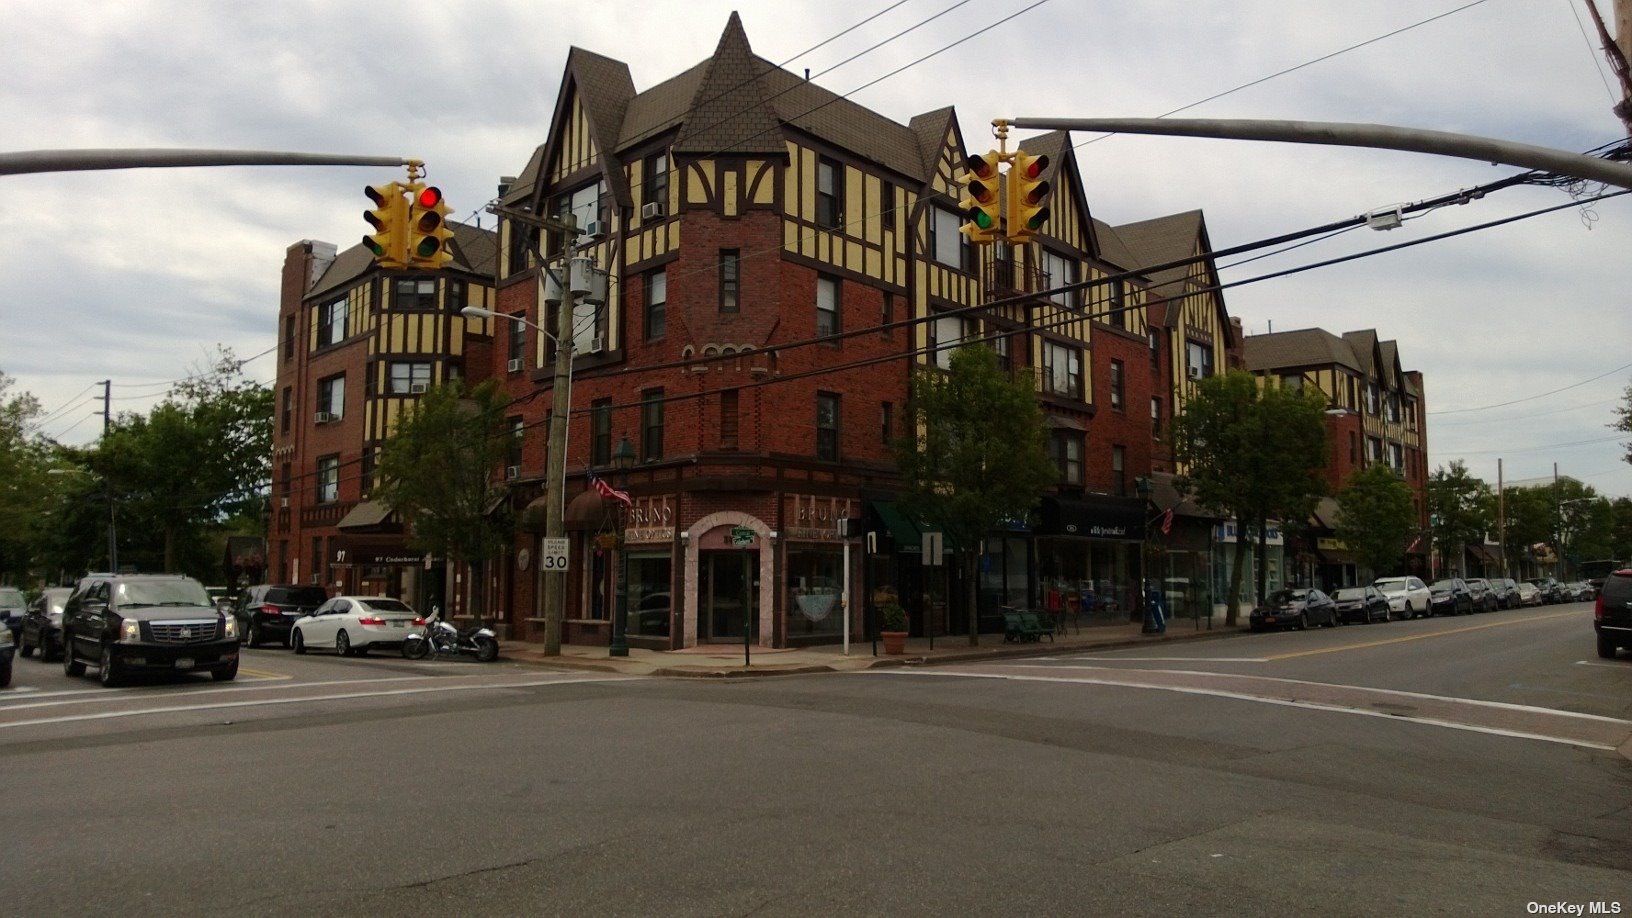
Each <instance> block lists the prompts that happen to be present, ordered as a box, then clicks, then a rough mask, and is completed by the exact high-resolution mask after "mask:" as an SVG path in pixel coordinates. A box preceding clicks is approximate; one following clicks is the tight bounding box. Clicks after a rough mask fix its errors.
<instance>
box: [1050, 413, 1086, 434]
mask: <svg viewBox="0 0 1632 918" xmlns="http://www.w3.org/2000/svg"><path fill="white" fill-rule="evenodd" d="M1046 422H1047V424H1048V426H1050V427H1056V428H1059V429H1061V430H1078V431H1085V430H1087V429H1088V425H1086V424H1084V423H1082V422H1081V421H1079V420H1077V419H1076V418H1068V417H1066V416H1065V415H1063V414H1051V415H1048V416H1047V418H1046Z"/></svg>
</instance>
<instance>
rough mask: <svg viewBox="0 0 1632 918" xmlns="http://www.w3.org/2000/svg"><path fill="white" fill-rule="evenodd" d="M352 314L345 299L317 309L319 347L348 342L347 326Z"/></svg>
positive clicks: (330, 302) (325, 304)
mask: <svg viewBox="0 0 1632 918" xmlns="http://www.w3.org/2000/svg"><path fill="white" fill-rule="evenodd" d="M350 312H351V310H350V308H349V307H348V305H347V303H346V298H345V297H341V298H339V299H337V300H330V301H329V302H327V303H324V304H323V305H321V306H319V307H317V346H318V347H323V346H325V345H329V344H336V343H338V342H341V341H344V340H346V331H347V329H346V325H347V321H348V318H349V316H350Z"/></svg>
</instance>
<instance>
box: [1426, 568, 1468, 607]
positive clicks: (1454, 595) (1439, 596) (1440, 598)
mask: <svg viewBox="0 0 1632 918" xmlns="http://www.w3.org/2000/svg"><path fill="white" fill-rule="evenodd" d="M1428 595H1429V603H1430V605H1431V606H1432V608H1433V613H1434V614H1435V615H1471V614H1472V613H1473V593H1472V592H1470V591H1469V590H1468V584H1467V583H1466V582H1465V581H1464V580H1462V578H1460V577H1447V578H1446V579H1444V580H1435V581H1434V582H1433V584H1432V585H1431V586H1429V587H1428Z"/></svg>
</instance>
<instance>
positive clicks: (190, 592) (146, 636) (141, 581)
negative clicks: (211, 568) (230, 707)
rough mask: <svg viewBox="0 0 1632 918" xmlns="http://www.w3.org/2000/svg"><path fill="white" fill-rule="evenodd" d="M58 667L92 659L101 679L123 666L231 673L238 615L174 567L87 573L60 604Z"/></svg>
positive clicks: (110, 678) (116, 677)
mask: <svg viewBox="0 0 1632 918" xmlns="http://www.w3.org/2000/svg"><path fill="white" fill-rule="evenodd" d="M62 650H63V652H62V670H63V672H65V673H67V674H68V675H70V676H79V675H83V674H84V672H85V666H86V664H90V665H92V666H95V667H97V669H98V676H99V678H100V679H101V682H102V684H103V685H117V684H119V683H120V682H122V681H123V680H124V678H125V676H126V675H127V674H128V673H131V672H141V671H147V672H193V671H207V672H209V674H210V675H211V676H213V677H214V678H215V679H216V680H217V681H222V682H224V681H227V680H229V679H235V678H237V676H238V623H237V621H236V620H234V619H233V617H232V616H230V615H224V614H222V613H221V612H220V611H218V610H217V609H216V608H215V603H213V602H211V601H210V596H209V594H208V593H205V592H204V585H203V584H201V583H199V582H198V581H197V580H194V579H193V578H191V577H183V576H180V575H177V574H116V575H93V576H91V577H87V578H84V579H83V580H81V581H80V586H79V587H78V588H77V589H75V590H74V595H72V596H70V597H69V598H68V602H67V604H66V606H64V608H63V611H62Z"/></svg>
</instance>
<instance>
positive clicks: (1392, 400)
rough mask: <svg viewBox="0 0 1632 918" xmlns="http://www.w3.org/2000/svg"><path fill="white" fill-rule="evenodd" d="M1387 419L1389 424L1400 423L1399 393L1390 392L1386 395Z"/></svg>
mask: <svg viewBox="0 0 1632 918" xmlns="http://www.w3.org/2000/svg"><path fill="white" fill-rule="evenodd" d="M1388 421H1389V423H1390V424H1398V423H1400V393H1398V392H1390V393H1389V395H1388Z"/></svg>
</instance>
